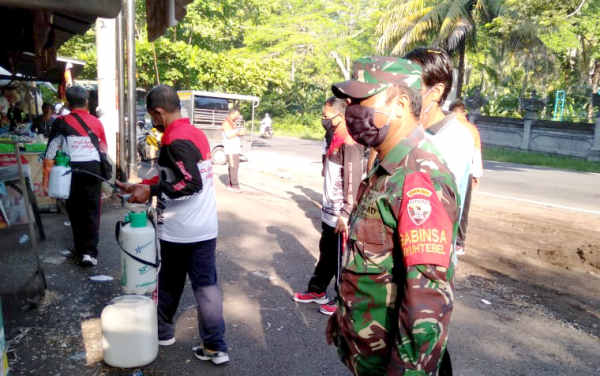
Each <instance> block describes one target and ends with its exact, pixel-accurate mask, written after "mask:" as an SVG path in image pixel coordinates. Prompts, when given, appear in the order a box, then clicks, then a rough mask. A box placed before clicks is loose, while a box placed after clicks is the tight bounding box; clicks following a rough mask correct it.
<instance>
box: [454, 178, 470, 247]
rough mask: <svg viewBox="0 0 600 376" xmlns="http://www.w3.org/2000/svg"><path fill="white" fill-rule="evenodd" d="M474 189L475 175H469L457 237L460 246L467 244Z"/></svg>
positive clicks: (457, 243)
mask: <svg viewBox="0 0 600 376" xmlns="http://www.w3.org/2000/svg"><path fill="white" fill-rule="evenodd" d="M472 189H473V177H472V176H470V175H469V182H468V183H467V191H466V193H465V204H464V205H463V210H462V216H461V217H460V224H459V225H458V235H457V237H456V245H457V246H459V247H464V246H465V241H466V239H467V226H468V224H469V210H470V209H471V190H472Z"/></svg>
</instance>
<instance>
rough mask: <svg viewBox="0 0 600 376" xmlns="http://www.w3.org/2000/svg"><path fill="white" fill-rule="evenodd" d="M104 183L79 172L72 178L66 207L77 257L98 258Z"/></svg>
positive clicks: (74, 173)
mask: <svg viewBox="0 0 600 376" xmlns="http://www.w3.org/2000/svg"><path fill="white" fill-rule="evenodd" d="M101 188H102V183H101V182H100V180H98V179H97V178H95V177H93V176H90V175H85V174H81V173H77V172H73V176H72V177H71V194H70V195H69V199H68V200H67V203H66V207H67V213H68V214H69V221H71V230H72V231H73V243H74V251H75V254H76V255H84V254H87V255H90V256H92V257H98V232H99V230H100V213H101V205H102V200H101Z"/></svg>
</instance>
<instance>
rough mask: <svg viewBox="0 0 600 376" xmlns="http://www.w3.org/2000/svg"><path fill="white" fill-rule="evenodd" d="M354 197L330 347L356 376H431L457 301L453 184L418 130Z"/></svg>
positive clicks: (330, 334)
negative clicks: (336, 349) (332, 347)
mask: <svg viewBox="0 0 600 376" xmlns="http://www.w3.org/2000/svg"><path fill="white" fill-rule="evenodd" d="M358 195H359V196H358V202H357V205H356V206H355V208H354V210H353V211H352V215H351V216H350V222H349V223H350V227H349V239H348V244H347V252H346V253H345V254H344V258H343V268H342V276H341V283H340V288H339V294H340V301H339V302H338V310H337V312H336V314H335V315H334V316H332V318H331V319H330V321H329V327H328V336H329V339H331V340H332V341H333V342H334V343H335V344H336V346H337V347H338V353H339V355H340V357H341V358H342V361H343V362H344V363H345V364H346V365H347V366H348V367H349V368H350V370H351V371H352V372H353V373H354V374H355V375H412V376H417V375H418V376H425V375H427V376H429V375H433V376H435V375H437V370H438V367H439V363H440V362H441V359H442V355H443V353H444V351H445V348H446V340H447V335H448V324H449V322H450V315H451V313H452V309H453V302H454V286H453V278H454V265H455V256H454V252H453V247H452V244H453V243H454V238H455V236H456V231H457V228H458V221H457V218H458V209H457V208H458V207H459V197H458V195H457V189H456V184H455V182H454V178H453V176H452V174H451V173H450V171H449V170H448V169H447V167H446V166H445V165H444V164H443V162H442V161H441V157H440V156H439V153H438V152H437V151H436V150H435V148H434V146H433V145H432V144H431V143H430V142H429V141H427V140H425V139H424V131H423V129H422V128H421V127H419V128H417V129H415V130H414V131H413V132H412V133H411V135H410V136H409V137H408V138H406V139H405V140H403V142H401V143H400V144H398V145H397V146H396V147H395V148H394V149H393V150H392V151H391V152H389V153H388V154H387V155H386V156H385V158H384V159H383V161H381V163H380V164H379V165H377V166H376V167H375V168H374V169H373V170H372V171H370V173H369V176H368V177H367V179H365V180H364V181H363V182H362V184H361V186H360V188H359V192H358Z"/></svg>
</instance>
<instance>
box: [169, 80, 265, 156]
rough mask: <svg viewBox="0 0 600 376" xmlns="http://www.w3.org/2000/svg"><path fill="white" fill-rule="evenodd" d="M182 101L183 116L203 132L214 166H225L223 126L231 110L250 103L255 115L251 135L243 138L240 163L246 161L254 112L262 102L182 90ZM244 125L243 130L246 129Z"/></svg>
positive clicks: (252, 98)
mask: <svg viewBox="0 0 600 376" xmlns="http://www.w3.org/2000/svg"><path fill="white" fill-rule="evenodd" d="M177 94H178V95H179V100H180V101H181V114H182V115H183V116H184V117H189V118H190V122H191V123H192V124H193V125H194V126H196V127H197V128H199V129H201V130H202V131H203V132H204V133H205V134H206V137H207V138H208V142H209V143H210V148H211V153H212V160H213V163H214V164H225V163H226V161H227V159H226V157H225V150H224V146H223V129H222V128H221V124H222V123H223V120H225V117H227V114H228V113H229V110H230V109H231V108H232V107H233V106H235V105H239V104H240V103H241V102H244V101H245V102H250V105H251V107H252V115H251V117H250V119H246V122H248V121H250V133H249V134H248V135H247V136H244V137H242V156H241V158H240V159H241V160H242V161H244V160H247V158H246V157H247V155H248V152H249V150H250V147H251V144H252V139H253V133H254V110H255V109H256V107H258V105H259V104H260V98H258V97H255V96H250V95H239V94H224V93H213V92H207V91H196V90H180V91H178V92H177ZM246 125H247V124H246V123H245V122H243V123H242V124H240V126H246Z"/></svg>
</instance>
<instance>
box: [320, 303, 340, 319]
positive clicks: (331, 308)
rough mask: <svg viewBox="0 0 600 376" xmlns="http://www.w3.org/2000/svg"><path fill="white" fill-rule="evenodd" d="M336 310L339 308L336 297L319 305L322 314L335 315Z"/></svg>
mask: <svg viewBox="0 0 600 376" xmlns="http://www.w3.org/2000/svg"><path fill="white" fill-rule="evenodd" d="M336 310H337V302H336V301H335V299H332V300H331V301H330V302H329V303H327V304H321V306H320V307H319V312H321V313H322V314H324V315H327V316H331V315H333V314H334V313H335V311H336Z"/></svg>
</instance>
